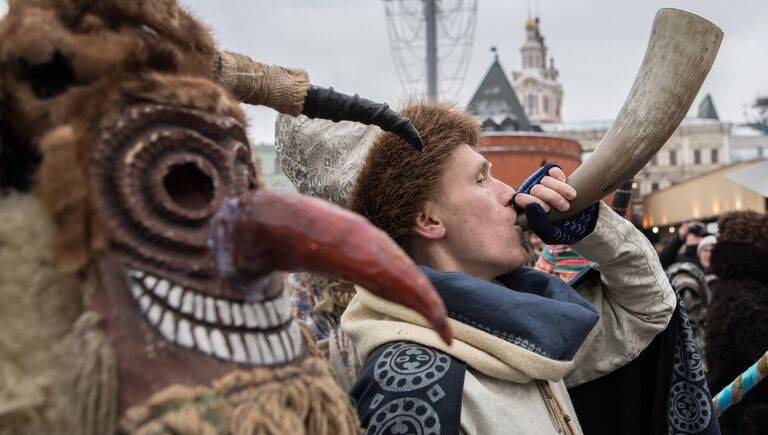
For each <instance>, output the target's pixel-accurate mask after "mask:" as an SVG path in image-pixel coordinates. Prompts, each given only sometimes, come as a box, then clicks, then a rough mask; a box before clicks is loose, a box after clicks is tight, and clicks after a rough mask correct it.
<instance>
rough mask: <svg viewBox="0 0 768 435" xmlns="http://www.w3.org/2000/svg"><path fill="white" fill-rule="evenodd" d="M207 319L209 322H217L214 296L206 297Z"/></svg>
mask: <svg viewBox="0 0 768 435" xmlns="http://www.w3.org/2000/svg"><path fill="white" fill-rule="evenodd" d="M205 320H207V321H208V323H216V307H215V306H214V305H213V298H210V297H206V298H205Z"/></svg>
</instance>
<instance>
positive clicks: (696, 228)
mask: <svg viewBox="0 0 768 435" xmlns="http://www.w3.org/2000/svg"><path fill="white" fill-rule="evenodd" d="M706 235H707V230H706V228H705V227H704V224H703V223H701V222H699V221H691V222H686V223H684V224H682V225H680V228H679V229H678V230H677V237H673V238H672V240H670V241H669V243H668V244H667V246H665V247H664V249H662V250H661V253H660V254H659V261H661V267H663V268H664V269H666V268H668V267H669V266H670V265H672V263H677V262H688V263H693V264H695V265H697V266H699V267H701V264H700V263H699V257H698V256H697V255H696V249H697V248H698V246H699V242H700V241H701V239H702V238H703V237H704V236H706ZM683 245H685V249H684V250H683V252H680V248H681V247H683Z"/></svg>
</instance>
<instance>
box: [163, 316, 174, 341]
mask: <svg viewBox="0 0 768 435" xmlns="http://www.w3.org/2000/svg"><path fill="white" fill-rule="evenodd" d="M175 324H176V322H175V321H174V318H173V312H171V310H166V311H165V315H163V323H161V324H160V333H161V334H163V337H165V339H166V340H168V341H176V337H175V334H174V331H173V330H174V326H176V325H175Z"/></svg>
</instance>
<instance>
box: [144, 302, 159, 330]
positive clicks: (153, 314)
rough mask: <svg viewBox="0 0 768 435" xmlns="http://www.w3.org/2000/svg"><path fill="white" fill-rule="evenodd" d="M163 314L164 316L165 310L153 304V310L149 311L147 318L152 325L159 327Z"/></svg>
mask: <svg viewBox="0 0 768 435" xmlns="http://www.w3.org/2000/svg"><path fill="white" fill-rule="evenodd" d="M161 314H163V309H162V308H160V305H158V304H152V308H150V309H149V314H148V315H147V318H148V319H149V321H150V323H152V324H153V325H155V326H157V324H158V323H160V315H161Z"/></svg>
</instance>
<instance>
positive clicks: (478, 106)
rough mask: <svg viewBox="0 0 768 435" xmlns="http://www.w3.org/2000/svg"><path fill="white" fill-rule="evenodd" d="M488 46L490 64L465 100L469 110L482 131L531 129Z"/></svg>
mask: <svg viewBox="0 0 768 435" xmlns="http://www.w3.org/2000/svg"><path fill="white" fill-rule="evenodd" d="M494 48H496V47H493V48H491V52H492V53H493V55H494V59H493V63H491V67H490V68H489V69H488V72H487V73H486V75H485V78H484V79H483V81H482V82H481V83H480V86H479V87H478V88H477V91H475V95H474V96H473V97H472V100H471V101H470V102H469V104H468V107H469V109H470V110H471V111H472V112H473V113H474V114H475V116H477V118H478V120H479V121H480V124H481V125H482V126H483V128H484V129H486V130H493V131H532V127H531V124H530V121H529V120H528V117H527V116H526V115H525V111H524V110H523V108H522V106H521V105H520V101H519V100H518V99H517V95H515V91H514V89H512V85H511V84H510V83H509V79H508V78H507V76H506V74H505V73H504V68H502V66H501V64H500V63H499V55H498V52H497V51H495V50H494Z"/></svg>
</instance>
